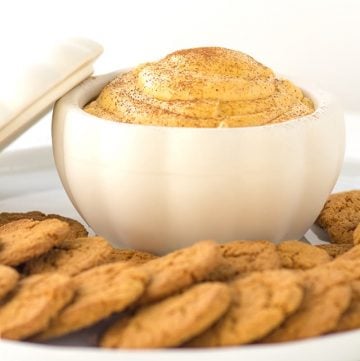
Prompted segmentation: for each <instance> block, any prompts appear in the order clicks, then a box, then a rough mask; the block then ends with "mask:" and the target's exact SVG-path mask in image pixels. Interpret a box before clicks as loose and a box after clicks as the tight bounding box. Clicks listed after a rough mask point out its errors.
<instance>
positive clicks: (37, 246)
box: [0, 219, 70, 266]
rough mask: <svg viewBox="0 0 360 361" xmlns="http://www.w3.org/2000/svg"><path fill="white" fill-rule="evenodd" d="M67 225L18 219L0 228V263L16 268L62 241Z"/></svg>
mask: <svg viewBox="0 0 360 361" xmlns="http://www.w3.org/2000/svg"><path fill="white" fill-rule="evenodd" d="M69 229H70V227H69V225H68V224H67V223H65V222H63V221H59V220H58V219H45V220H43V221H34V220H32V219H20V220H18V221H14V222H10V223H7V224H4V225H3V226H1V227H0V241H1V245H2V247H1V249H0V263H2V264H5V265H9V266H17V265H19V264H21V263H23V262H26V261H28V260H29V259H31V258H34V257H37V256H40V255H41V254H43V253H46V252H47V251H49V250H50V249H51V248H52V247H54V246H56V245H58V244H60V243H61V242H62V241H64V240H65V239H66V237H67V235H68V233H69Z"/></svg>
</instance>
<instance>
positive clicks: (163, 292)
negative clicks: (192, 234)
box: [139, 241, 221, 303]
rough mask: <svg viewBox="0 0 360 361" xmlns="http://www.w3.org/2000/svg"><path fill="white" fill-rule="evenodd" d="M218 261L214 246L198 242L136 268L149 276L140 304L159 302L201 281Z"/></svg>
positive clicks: (219, 257) (218, 256)
mask: <svg viewBox="0 0 360 361" xmlns="http://www.w3.org/2000/svg"><path fill="white" fill-rule="evenodd" d="M220 261H221V256H220V253H219V248H218V245H217V243H215V242H214V241H200V242H197V243H195V244H194V245H192V246H191V247H187V248H183V249H179V250H177V251H174V252H172V253H169V254H167V255H166V256H163V257H159V258H156V259H154V260H152V261H149V262H147V263H145V264H144V265H142V266H139V267H141V268H142V269H144V270H145V271H146V272H147V273H148V274H149V275H150V283H149V285H148V287H147V288H146V290H145V293H144V295H143V296H142V297H141V300H140V302H141V303H149V302H153V301H157V300H160V299H162V298H164V297H166V296H169V295H171V294H173V293H176V292H178V291H181V290H182V289H184V288H186V287H189V286H191V285H193V284H194V283H196V282H200V281H202V280H204V279H205V278H206V277H207V276H208V274H209V273H210V272H211V271H213V270H214V269H215V268H216V267H217V266H218V265H219V264H220Z"/></svg>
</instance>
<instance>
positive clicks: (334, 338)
mask: <svg viewBox="0 0 360 361" xmlns="http://www.w3.org/2000/svg"><path fill="white" fill-rule="evenodd" d="M0 182H1V184H0V211H9V212H11V211H27V210H41V211H43V212H47V213H59V214H62V215H65V216H69V217H72V218H75V219H78V220H80V221H82V220H81V218H80V216H79V215H78V214H77V212H76V211H75V209H74V208H73V206H72V205H71V203H70V201H69V200H68V198H67V196H66V194H65V192H64V190H63V188H62V186H61V183H60V181H59V178H58V176H57V174H56V171H55V167H54V163H53V159H52V151H51V149H50V148H38V149H31V150H25V151H16V152H8V153H3V154H0ZM359 186H360V160H359V159H353V160H347V161H346V162H345V164H344V167H343V170H342V173H341V176H340V178H339V181H338V183H337V185H336V188H335V190H336V191H340V190H347V189H354V188H359ZM318 236H320V237H322V236H323V235H322V234H320V233H318V232H317V233H314V232H313V231H312V230H311V231H309V232H308V233H307V234H306V238H307V239H308V240H309V241H310V242H312V243H318V242H321V239H319V238H318ZM99 327H100V328H101V327H103V326H102V325H100V326H97V328H91V329H88V330H86V331H83V332H79V333H76V334H73V335H71V336H67V337H64V338H62V339H60V340H57V341H56V342H52V343H49V344H47V345H40V344H35V343H28V342H12V341H0V360H1V361H27V360H29V359H30V360H36V361H48V360H51V361H59V360H66V361H82V360H86V361H95V360H101V361H118V360H122V361H132V360H136V361H140V360H146V361H161V360H166V361H177V360H184V359H186V360H189V361H190V360H196V361H200V360H206V361H219V360H221V359H222V360H226V361H231V360H237V361H240V360H241V361H262V360H264V361H265V360H266V361H272V360H273V361H298V360H299V361H304V360H306V361H313V360H314V361H315V360H316V361H318V360H320V359H321V360H327V361H360V330H357V331H351V332H345V333H341V334H334V335H328V336H322V337H318V338H313V339H309V340H304V341H297V342H288V343H283V344H277V345H248V346H241V347H229V348H219V349H216V350H215V349H213V350H211V349H202V350H201V349H200V350H186V349H173V350H155V351H121V350H120V351H117V350H115V351H113V350H102V349H97V348H94V347H89V346H92V345H94V343H95V334H96V333H97V332H98V328H99ZM85 345H88V347H86V348H85V347H84V346H85Z"/></svg>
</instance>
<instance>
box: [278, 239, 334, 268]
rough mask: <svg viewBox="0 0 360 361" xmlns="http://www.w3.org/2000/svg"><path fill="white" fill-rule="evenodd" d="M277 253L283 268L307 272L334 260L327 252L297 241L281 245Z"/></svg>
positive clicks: (285, 242)
mask: <svg viewBox="0 0 360 361" xmlns="http://www.w3.org/2000/svg"><path fill="white" fill-rule="evenodd" d="M277 251H278V253H279V256H280V260H281V265H282V267H284V268H289V269H301V270H306V269H310V268H314V267H316V266H319V265H321V264H323V263H327V262H329V261H331V260H332V258H331V257H330V256H329V254H328V253H327V252H326V251H325V250H323V249H320V248H317V247H315V246H313V245H311V244H308V243H305V242H301V241H295V240H291V241H283V242H281V243H279V244H278V246H277Z"/></svg>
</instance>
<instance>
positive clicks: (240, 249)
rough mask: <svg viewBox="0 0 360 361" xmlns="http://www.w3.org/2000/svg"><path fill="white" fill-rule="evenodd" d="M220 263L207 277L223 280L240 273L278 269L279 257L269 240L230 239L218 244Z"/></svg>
mask: <svg viewBox="0 0 360 361" xmlns="http://www.w3.org/2000/svg"><path fill="white" fill-rule="evenodd" d="M219 249H220V253H221V255H222V262H221V265H220V266H219V267H218V268H217V269H216V270H215V271H214V272H212V273H211V274H210V275H209V277H208V279H210V280H219V281H225V280H229V279H231V278H232V277H235V276H237V275H240V274H244V273H248V272H254V271H264V270H269V269H278V268H280V267H281V264H280V257H279V255H278V253H277V251H276V246H275V245H274V243H272V242H269V241H232V242H227V243H224V244H220V245H219Z"/></svg>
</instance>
